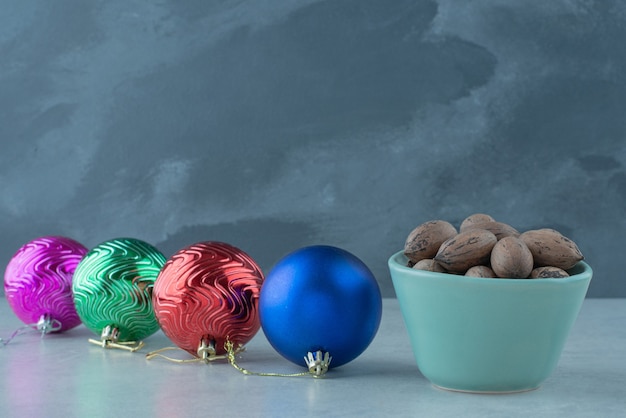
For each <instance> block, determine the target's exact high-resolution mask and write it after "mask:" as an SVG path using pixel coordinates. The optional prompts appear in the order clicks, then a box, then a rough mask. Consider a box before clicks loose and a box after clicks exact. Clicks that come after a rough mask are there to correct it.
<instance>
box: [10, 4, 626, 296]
mask: <svg viewBox="0 0 626 418" xmlns="http://www.w3.org/2000/svg"><path fill="white" fill-rule="evenodd" d="M0 10H1V12H0V141H1V142H0V191H1V193H0V234H1V239H0V265H1V266H2V270H3V269H4V267H5V266H6V263H7V262H8V260H9V259H10V258H11V256H12V255H13V254H14V252H15V251H17V249H18V248H19V247H20V246H21V245H23V244H24V243H26V242H27V241H29V240H31V239H33V238H36V237H38V236H41V235H52V234H57V235H66V236H69V237H72V238H74V239H76V240H78V241H80V242H82V243H83V244H84V245H86V246H87V247H93V246H95V245H97V244H98V243H100V242H102V241H104V240H107V239H110V238H115V237H119V236H132V237H136V238H140V239H143V240H146V241H148V242H151V243H152V244H154V245H156V246H157V247H158V248H160V249H161V250H162V251H163V253H164V254H165V255H166V256H168V257H169V256H170V255H171V254H172V253H173V252H175V251H176V250H178V249H180V248H182V247H184V246H186V245H189V244H191V243H193V242H197V241H204V240H220V241H226V242H230V243H231V244H233V245H236V246H238V247H240V248H241V249H243V250H244V251H246V252H248V253H249V254H250V255H251V256H252V257H254V258H255V259H256V260H257V261H258V262H259V264H260V265H261V267H262V268H263V269H264V270H266V271H267V270H269V269H270V268H271V267H272V265H273V264H274V263H275V262H276V261H278V260H279V259H280V258H281V257H282V256H284V255H285V254H286V253H288V252H290V251H292V250H295V249H297V248H299V247H301V246H305V245H311V244H329V245H336V246H339V247H342V248H344V249H346V250H348V251H350V252H352V253H354V254H355V255H357V256H358V257H360V258H361V259H362V260H363V261H364V262H365V263H366V264H367V265H368V266H369V267H370V268H371V269H372V271H373V272H374V273H375V275H376V276H377V278H378V280H379V281H380V284H381V289H382V291H383V294H384V295H385V296H393V288H392V286H391V282H390V278H389V273H388V271H387V267H386V262H387V258H388V257H389V256H390V255H391V254H392V253H393V252H395V251H397V250H400V249H401V248H402V246H403V243H404V239H405V237H406V235H407V234H408V233H409V232H410V230H411V229H413V227H415V226H417V225H418V224H420V223H422V222H424V221H427V220H431V219H446V220H449V221H451V222H453V223H455V224H457V225H458V223H460V221H461V220H462V219H463V218H464V217H465V216H467V215H469V214H471V213H475V212H486V213H490V214H491V215H492V216H494V217H495V218H496V219H498V220H501V221H503V222H507V223H509V224H511V225H513V226H515V227H516V228H518V229H520V230H526V229H530V228H536V227H552V228H556V229H559V230H560V231H561V232H563V233H564V234H565V235H567V236H569V237H570V238H572V239H574V240H575V241H576V242H577V243H578V244H579V247H580V248H581V250H582V251H583V253H584V254H585V256H586V259H587V261H588V262H589V263H590V264H591V265H592V267H593V268H594V270H595V275H594V280H593V281H592V285H591V288H590V290H589V293H588V296H594V297H626V277H624V268H623V267H622V265H621V264H620V263H621V261H623V257H624V255H625V254H624V232H625V225H626V217H625V214H626V211H625V207H626V170H625V165H626V118H625V117H624V116H625V114H624V113H625V112H624V109H626V42H625V40H626V3H625V2H623V1H601V2H600V1H598V2H594V1H586V0H580V1H577V0H561V1H559V0H554V1H549V2H545V1H539V0H537V1H529V2H522V3H518V2H510V1H498V0H483V1H472V2H460V1H452V0H439V1H425V0H422V1H417V0H413V1H404V0H397V1H388V0H334V1H315V0H281V1H277V0H249V1H246V0H222V1H199V0H195V1H177V0H164V1H160V2H147V1H143V2H142V1H136V0H135V1H129V0H125V1H115V0H109V1H89V2H87V1H82V0H73V1H72V0H62V1H61V0H58V1H54V2H51V1H43V0H39V1H9V0H0Z"/></svg>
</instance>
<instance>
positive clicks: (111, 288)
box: [73, 238, 166, 341]
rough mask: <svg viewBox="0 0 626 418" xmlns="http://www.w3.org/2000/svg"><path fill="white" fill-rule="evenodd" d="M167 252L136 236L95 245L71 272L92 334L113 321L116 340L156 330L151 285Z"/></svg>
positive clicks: (78, 304)
mask: <svg viewBox="0 0 626 418" xmlns="http://www.w3.org/2000/svg"><path fill="white" fill-rule="evenodd" d="M165 261H166V259H165V256H164V255H163V254H161V253H160V252H159V250H157V249H156V248H154V247H153V246H152V245H150V244H148V243H146V242H143V241H141V240H138V239H134V238H118V239H113V240H110V241H106V242H103V243H102V244H100V245H98V246H97V247H95V248H93V249H92V250H91V251H89V253H87V255H86V256H85V257H84V259H83V260H82V261H81V262H80V264H79V265H78V267H77V268H76V272H75V273H74V283H73V291H74V303H75V304H76V310H77V311H78V315H79V316H80V318H81V319H82V321H83V323H84V324H85V326H87V328H89V329H91V330H92V331H93V332H95V333H96V334H101V332H102V330H103V329H104V328H105V327H106V326H107V325H111V326H112V327H113V328H117V329H118V331H119V341H138V340H141V339H143V338H145V337H148V336H150V335H151V334H153V333H155V332H156V331H158V329H159V324H158V322H157V320H156V318H155V316H154V311H153V309H152V287H153V285H154V281H155V280H156V278H157V276H158V274H159V271H160V270H161V267H163V265H164V264H165Z"/></svg>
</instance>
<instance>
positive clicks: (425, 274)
mask: <svg viewBox="0 0 626 418" xmlns="http://www.w3.org/2000/svg"><path fill="white" fill-rule="evenodd" d="M399 259H403V260H404V264H401V263H400V262H399ZM408 260H409V259H408V257H407V256H406V255H404V250H400V251H397V252H395V253H393V254H392V255H391V256H390V257H389V259H388V261H387V264H388V266H389V268H390V269H396V270H398V271H400V272H403V273H407V274H409V275H412V276H415V277H422V278H432V279H441V278H447V279H450V280H464V281H471V282H477V283H480V282H483V283H484V282H489V283H493V284H496V283H502V284H504V283H562V284H565V283H571V282H576V281H580V280H588V279H589V280H590V279H591V277H592V276H593V269H592V268H591V266H590V265H589V264H587V263H586V262H585V261H579V262H578V263H576V265H575V266H574V267H572V268H571V269H569V271H571V270H573V269H581V268H582V270H581V271H580V272H578V273H576V274H572V275H570V276H569V277H563V278H551V277H547V278H542V279H528V278H525V279H513V278H504V277H502V278H492V277H471V276H465V275H462V274H453V273H439V272H434V271H427V270H416V269H414V268H411V267H409V266H407V265H406V264H407V262H408ZM569 271H568V273H569Z"/></svg>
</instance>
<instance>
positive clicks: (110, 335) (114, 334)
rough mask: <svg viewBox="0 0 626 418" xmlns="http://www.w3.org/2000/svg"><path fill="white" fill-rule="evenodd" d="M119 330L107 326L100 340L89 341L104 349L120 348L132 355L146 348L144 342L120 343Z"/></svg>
mask: <svg viewBox="0 0 626 418" xmlns="http://www.w3.org/2000/svg"><path fill="white" fill-rule="evenodd" d="M119 333H120V331H119V329H117V328H116V327H114V326H113V325H107V326H106V327H104V328H103V329H102V334H101V335H100V339H99V340H94V339H91V338H90V339H89V340H88V341H89V342H90V343H92V344H95V345H99V346H100V347H102V348H118V349H121V350H127V351H130V352H131V353H134V352H135V351H137V350H139V349H140V348H141V347H143V346H144V343H143V341H118V338H119Z"/></svg>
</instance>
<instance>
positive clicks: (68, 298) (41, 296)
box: [4, 236, 87, 342]
mask: <svg viewBox="0 0 626 418" xmlns="http://www.w3.org/2000/svg"><path fill="white" fill-rule="evenodd" d="M86 253H87V248H85V247H84V246H83V245H82V244H80V243H78V242H76V241H74V240H73V239H70V238H66V237H60V236H45V237H40V238H37V239H34V240H32V241H30V242H28V243H26V244H24V245H23V246H22V247H21V248H20V249H19V250H18V251H17V253H15V255H14V256H13V258H11V260H10V261H9V263H8V265H7V267H6V270H5V272H4V292H5V295H6V298H7V301H8V303H9V306H10V307H11V309H12V310H13V312H14V313H15V315H16V316H17V317H18V318H19V319H20V320H21V321H22V322H24V323H25V324H27V326H26V327H25V328H33V329H36V330H38V331H40V332H41V333H42V335H43V334H46V333H48V332H55V331H59V332H60V331H66V330H68V329H71V328H74V327H75V326H77V325H79V324H80V318H79V316H78V314H77V312H76V309H75V307H74V301H73V298H72V276H73V274H74V270H76V266H77V265H78V263H79V262H80V260H81V259H82V258H83V256H84V255H85V254H86ZM20 331H21V330H18V331H16V333H15V334H14V335H13V336H12V337H11V338H13V337H14V336H15V335H17V333H18V332H20ZM9 340H10V339H9ZM7 342H8V341H7Z"/></svg>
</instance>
